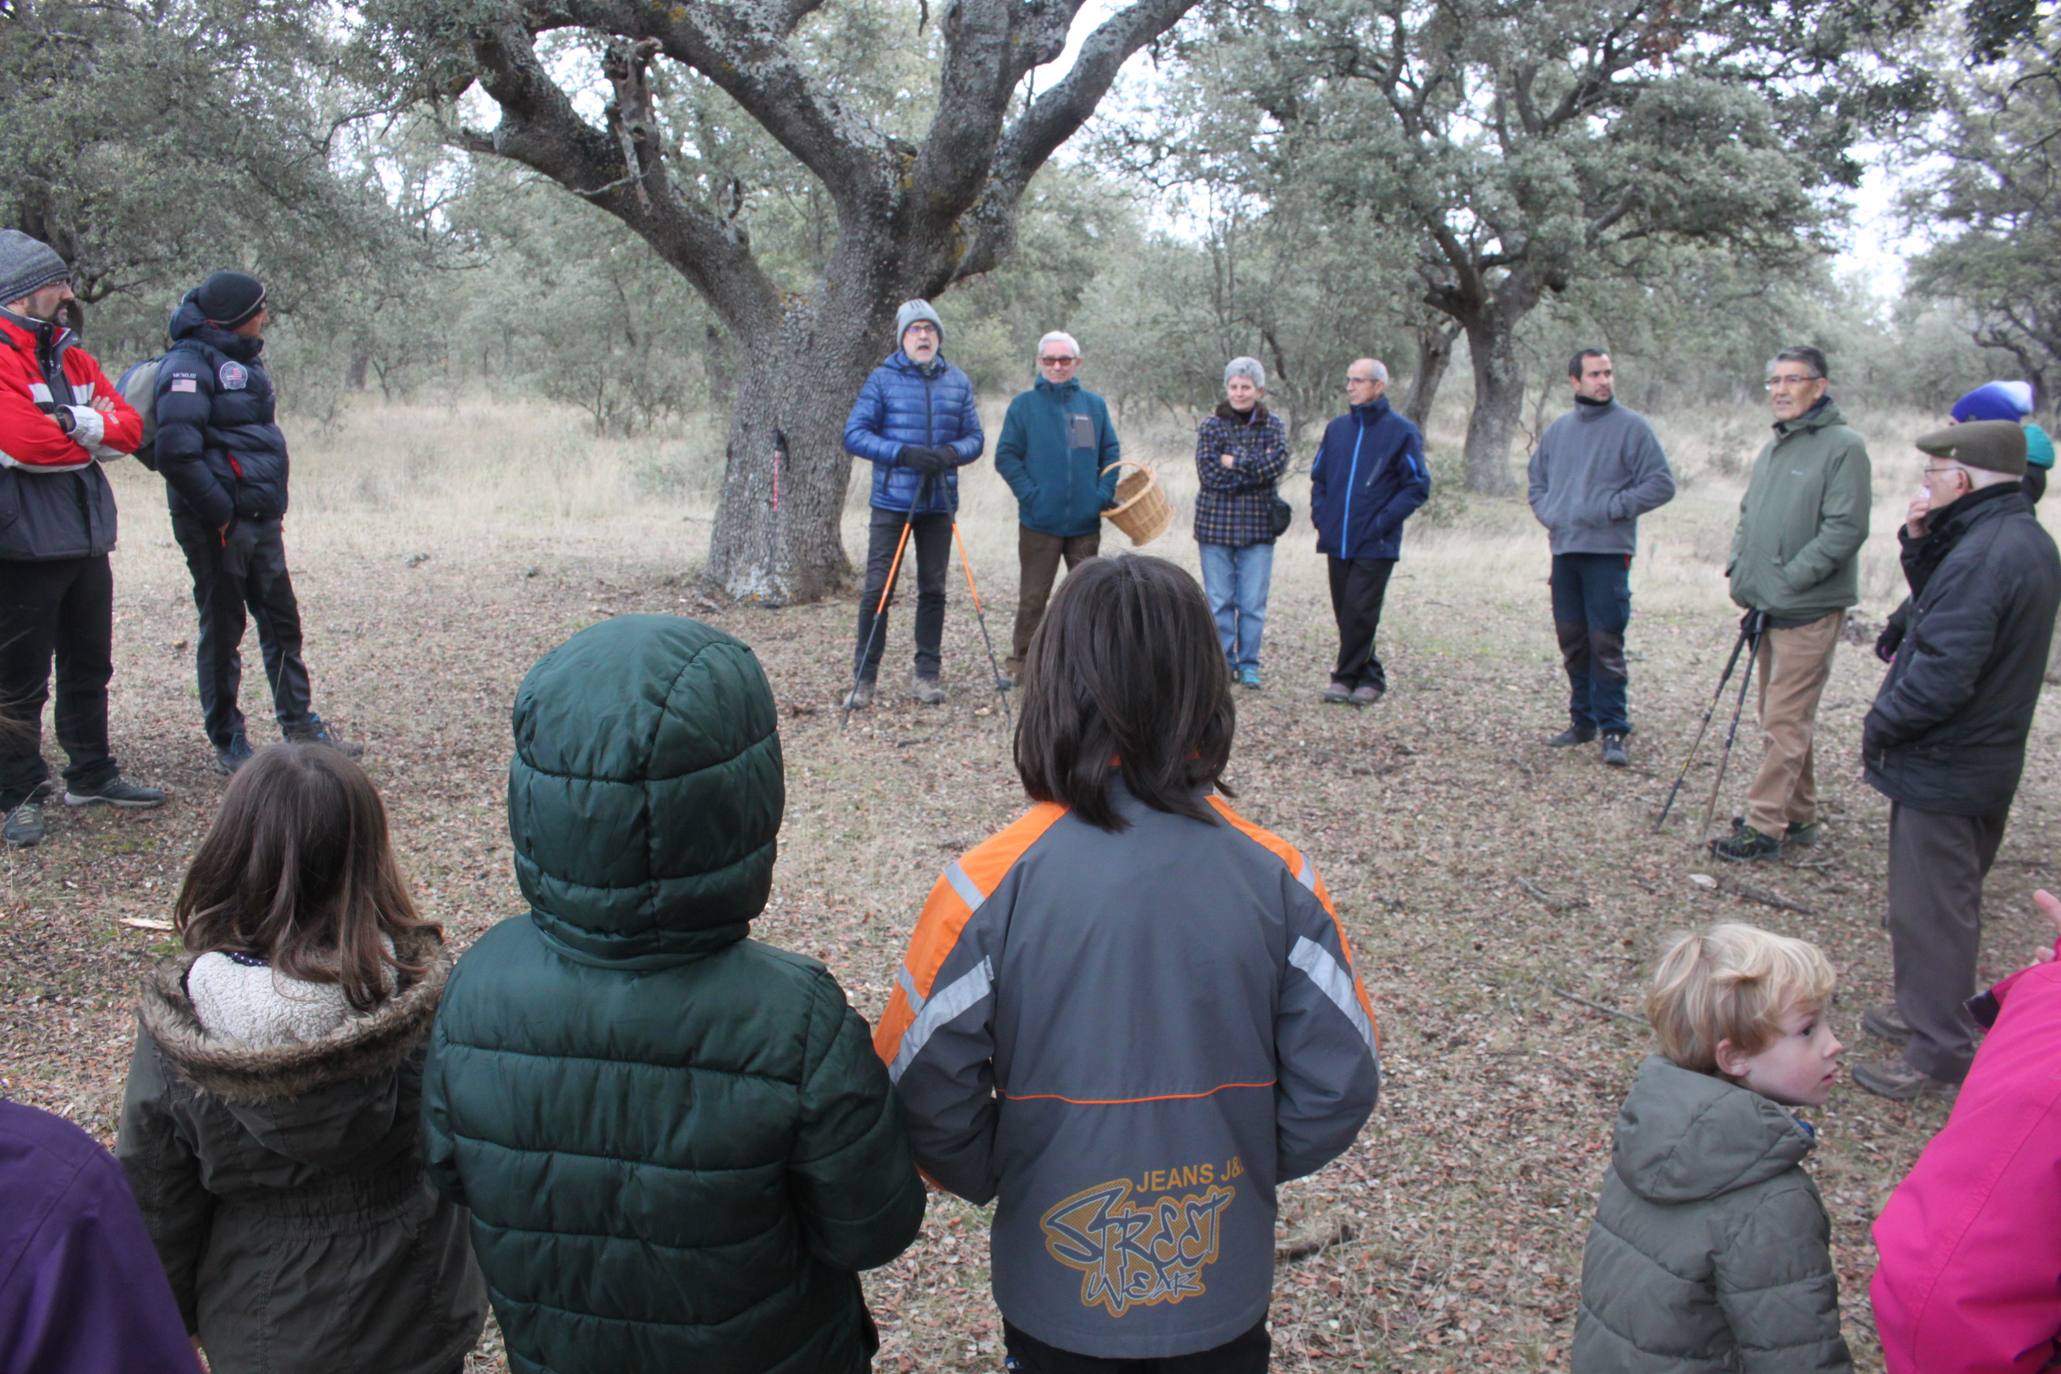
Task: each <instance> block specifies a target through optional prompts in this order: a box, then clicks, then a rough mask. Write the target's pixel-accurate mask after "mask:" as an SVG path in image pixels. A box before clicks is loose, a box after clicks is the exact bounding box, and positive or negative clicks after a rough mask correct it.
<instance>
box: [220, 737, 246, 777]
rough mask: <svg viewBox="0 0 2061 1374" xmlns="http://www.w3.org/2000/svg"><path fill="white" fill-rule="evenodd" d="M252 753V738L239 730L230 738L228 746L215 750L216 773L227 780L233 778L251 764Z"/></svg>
mask: <svg viewBox="0 0 2061 1374" xmlns="http://www.w3.org/2000/svg"><path fill="white" fill-rule="evenodd" d="M250 753H251V750H250V738H249V737H248V736H247V735H245V734H244V733H243V731H241V730H238V731H237V732H236V733H235V734H233V735H231V736H230V737H229V742H228V743H227V744H225V745H223V746H222V747H221V748H219V749H217V750H215V771H216V772H217V773H220V774H221V775H222V776H223V777H225V778H226V777H230V776H232V775H233V774H234V773H235V772H236V770H237V769H239V768H241V767H243V765H245V764H246V763H249V762H250Z"/></svg>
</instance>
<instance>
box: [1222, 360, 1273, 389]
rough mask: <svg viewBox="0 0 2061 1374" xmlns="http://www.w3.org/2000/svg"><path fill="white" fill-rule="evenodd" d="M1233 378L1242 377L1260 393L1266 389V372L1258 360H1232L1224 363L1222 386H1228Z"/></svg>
mask: <svg viewBox="0 0 2061 1374" xmlns="http://www.w3.org/2000/svg"><path fill="white" fill-rule="evenodd" d="M1233 377H1244V378H1246V379H1247V380H1248V381H1250V382H1251V383H1252V384H1253V385H1254V386H1256V387H1258V388H1259V389H1260V390H1261V391H1265V390H1266V389H1267V370H1266V369H1265V368H1263V367H1261V366H1260V360H1259V359H1258V358H1233V359H1231V361H1230V362H1228V363H1225V364H1224V385H1225V386H1229V385H1230V384H1231V379H1232V378H1233Z"/></svg>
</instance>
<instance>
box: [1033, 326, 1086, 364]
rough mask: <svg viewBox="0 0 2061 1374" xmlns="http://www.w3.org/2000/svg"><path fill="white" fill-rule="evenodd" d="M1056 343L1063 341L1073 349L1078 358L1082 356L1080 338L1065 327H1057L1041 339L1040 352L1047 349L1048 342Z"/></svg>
mask: <svg viewBox="0 0 2061 1374" xmlns="http://www.w3.org/2000/svg"><path fill="white" fill-rule="evenodd" d="M1055 343H1063V344H1065V345H1066V346H1067V347H1068V348H1070V349H1072V350H1073V356H1074V357H1076V358H1078V357H1080V356H1081V343H1080V340H1078V339H1076V338H1075V337H1074V336H1073V335H1071V334H1069V333H1067V332H1066V331H1065V330H1064V329H1055V330H1053V331H1052V332H1051V333H1050V334H1047V335H1046V336H1045V337H1044V338H1042V339H1039V340H1038V352H1039V353H1043V352H1044V351H1045V345H1046V344H1055Z"/></svg>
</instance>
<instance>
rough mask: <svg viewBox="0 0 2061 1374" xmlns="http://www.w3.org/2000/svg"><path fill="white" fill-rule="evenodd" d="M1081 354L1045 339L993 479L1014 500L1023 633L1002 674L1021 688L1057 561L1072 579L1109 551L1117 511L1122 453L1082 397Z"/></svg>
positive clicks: (1063, 341)
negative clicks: (1106, 518)
mask: <svg viewBox="0 0 2061 1374" xmlns="http://www.w3.org/2000/svg"><path fill="white" fill-rule="evenodd" d="M1080 365H1081V346H1080V344H1079V343H1077V342H1075V340H1074V337H1073V335H1071V334H1067V333H1062V332H1060V331H1058V330H1054V331H1053V332H1052V333H1050V334H1047V335H1046V336H1045V337H1044V338H1042V339H1040V340H1038V381H1037V385H1036V386H1033V387H1032V388H1031V389H1030V390H1029V391H1026V392H1024V393H1022V394H1021V395H1019V396H1018V397H1017V398H1016V399H1015V400H1013V401H1011V402H1010V403H1009V413H1008V414H1007V415H1006V416H1005V417H1003V420H1002V438H1001V441H1000V442H999V443H997V444H996V445H995V471H997V472H999V473H1001V474H1002V480H1003V481H1005V482H1007V483H1008V484H1009V490H1011V491H1013V492H1015V493H1016V521H1017V531H1016V557H1017V562H1018V565H1019V567H1020V568H1021V577H1020V580H1019V581H1018V584H1017V593H1016V631H1015V633H1014V635H1012V636H1011V639H1010V647H1009V661H1008V663H1006V664H1005V665H1003V667H1004V671H1006V672H1007V673H1008V675H1009V678H1010V680H1011V681H1012V682H1013V681H1014V680H1015V679H1016V676H1017V674H1018V673H1020V672H1021V671H1022V669H1023V659H1024V654H1025V653H1026V652H1027V651H1028V650H1029V648H1030V638H1031V634H1032V632H1033V631H1035V630H1036V629H1037V628H1038V622H1039V621H1040V620H1043V619H1044V618H1045V603H1046V602H1047V601H1048V600H1050V599H1051V596H1052V581H1053V579H1054V578H1056V577H1057V576H1058V575H1059V560H1060V559H1061V558H1064V559H1065V560H1066V567H1067V571H1069V572H1071V571H1073V568H1074V565H1075V564H1077V563H1079V562H1080V561H1081V560H1082V559H1084V558H1093V557H1094V556H1095V554H1096V553H1097V552H1098V551H1099V550H1100V549H1101V547H1102V512H1103V511H1105V510H1107V509H1108V508H1109V507H1111V506H1113V505H1115V504H1116V478H1117V474H1116V473H1115V472H1114V471H1108V472H1105V471H1104V469H1105V468H1108V467H1109V465H1110V464H1112V463H1114V462H1115V461H1116V460H1117V458H1118V457H1119V456H1120V455H1121V454H1122V452H1123V449H1122V446H1121V445H1120V444H1118V443H1117V440H1116V426H1114V425H1112V424H1111V423H1110V422H1109V407H1108V406H1107V405H1105V404H1103V401H1102V398H1101V397H1100V396H1097V395H1096V394H1095V393H1094V392H1092V391H1083V390H1082V389H1081V384H1080V379H1079V376H1078V373H1079V371H1080Z"/></svg>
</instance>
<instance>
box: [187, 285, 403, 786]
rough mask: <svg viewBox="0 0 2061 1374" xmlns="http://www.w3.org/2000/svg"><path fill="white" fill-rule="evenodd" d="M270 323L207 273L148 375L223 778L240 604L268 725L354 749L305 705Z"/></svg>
mask: <svg viewBox="0 0 2061 1374" xmlns="http://www.w3.org/2000/svg"><path fill="white" fill-rule="evenodd" d="M271 320H272V312H271V311H269V310H267V309H266V308H265V287H264V284H263V283H262V282H260V281H259V280H258V279H257V278H256V277H252V276H248V275H246V274H244V273H242V272H217V273H215V274H214V275H213V276H211V277H209V278H208V279H207V280H206V281H204V282H202V283H201V284H200V285H199V286H197V287H195V288H194V289H193V290H191V291H189V292H187V293H186V299H185V300H184V301H182V302H180V305H179V308H178V309H177V310H175V311H173V312H172V320H171V324H170V326H169V329H170V333H171V336H172V347H171V349H170V351H169V352H167V353H166V354H165V356H164V361H163V362H162V363H160V364H159V366H158V374H157V437H156V441H155V443H156V448H157V468H158V472H159V473H160V474H162V475H163V477H164V479H165V486H166V488H167V497H168V500H169V504H170V506H171V509H172V536H173V537H174V538H175V539H177V540H178V541H179V547H180V549H182V550H183V551H184V552H185V554H186V567H187V570H188V571H189V572H191V573H192V574H193V604H194V606H195V608H196V609H198V611H199V612H200V633H199V636H198V650H197V652H196V653H195V656H194V657H195V662H196V664H197V666H198V670H199V675H200V709H201V713H202V716H203V718H204V719H205V721H206V724H207V732H208V742H209V743H210V744H212V745H214V747H215V768H216V770H217V771H218V772H221V773H225V774H227V773H234V772H235V771H236V770H237V769H238V768H240V767H242V766H243V761H244V760H245V759H248V758H249V757H250V755H251V747H250V740H249V739H248V738H247V737H246V736H245V734H244V725H243V712H242V711H241V710H239V709H238V707H237V704H236V697H237V692H238V690H239V689H240V688H241V686H242V683H243V655H242V653H241V652H240V649H241V645H242V643H243V629H244V610H245V607H248V608H249V612H250V616H251V618H252V619H255V620H256V621H257V623H258V649H259V652H260V653H261V654H262V655H263V657H264V660H265V676H266V678H267V679H268V680H269V681H270V682H271V684H272V705H273V710H274V712H275V713H276V714H277V716H278V720H279V730H280V733H281V734H283V735H284V736H285V737H286V738H287V739H304V740H313V741H315V742H317V743H321V744H329V745H334V746H335V747H337V748H339V749H342V750H343V751H344V752H345V753H347V754H349V755H350V756H351V757H352V758H356V757H358V756H359V755H361V754H363V753H364V752H365V750H364V746H362V745H358V744H346V743H345V742H343V741H342V740H339V739H337V738H336V737H335V736H334V735H332V734H330V732H329V730H328V727H327V726H325V725H324V724H323V723H322V717H320V716H318V715H316V714H315V712H314V711H313V710H312V709H310V706H309V699H310V696H309V685H308V669H307V665H306V664H305V663H303V662H302V661H301V611H300V604H299V602H297V601H296V600H295V599H294V594H293V580H292V578H291V577H289V576H288V574H287V571H286V544H285V540H284V538H283V536H282V535H281V532H280V525H281V521H282V520H283V519H284V518H285V515H286V468H287V460H286V436H285V435H284V434H282V433H281V432H280V429H279V425H278V422H277V420H276V419H275V417H274V403H273V394H272V379H271V377H270V376H269V375H267V373H266V372H265V365H264V363H262V362H261V361H259V358H258V355H259V353H261V352H262V351H263V350H264V347H265V339H264V333H265V326H266V325H267V324H269V323H271Z"/></svg>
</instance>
